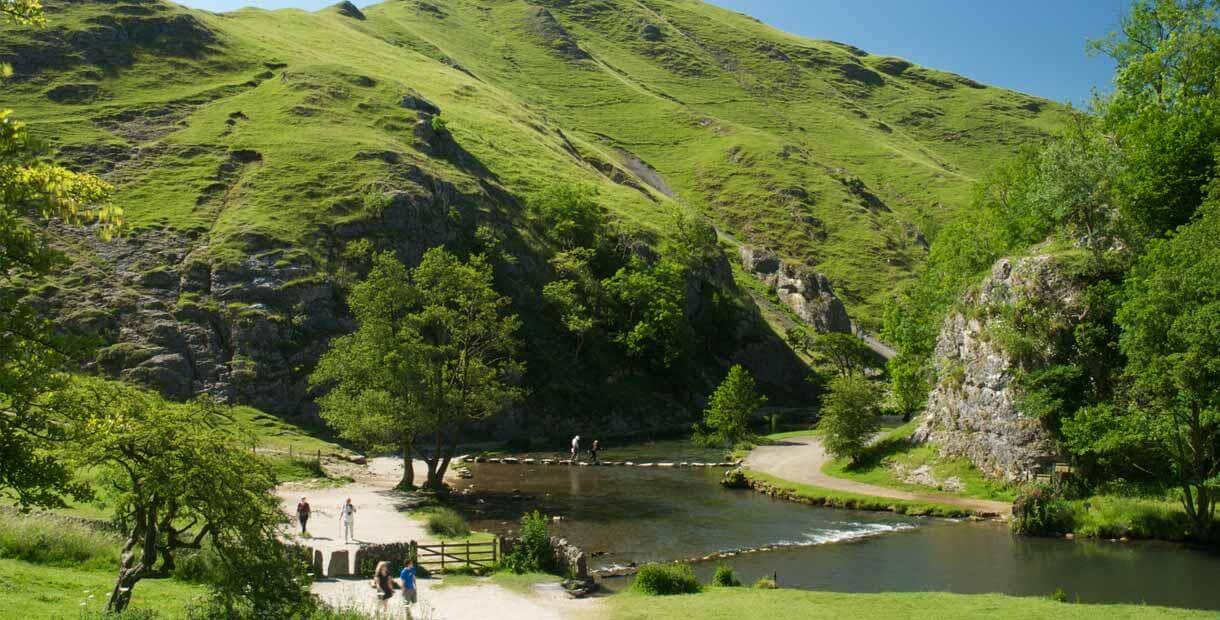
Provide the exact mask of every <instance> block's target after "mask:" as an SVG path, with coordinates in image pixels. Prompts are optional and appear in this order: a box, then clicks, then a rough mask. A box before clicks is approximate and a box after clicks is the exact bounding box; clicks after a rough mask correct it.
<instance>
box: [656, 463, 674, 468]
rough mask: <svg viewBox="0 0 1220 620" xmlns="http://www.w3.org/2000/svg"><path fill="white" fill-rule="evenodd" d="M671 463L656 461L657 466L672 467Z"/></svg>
mask: <svg viewBox="0 0 1220 620" xmlns="http://www.w3.org/2000/svg"><path fill="white" fill-rule="evenodd" d="M673 466H674V464H673V463H657V467H673Z"/></svg>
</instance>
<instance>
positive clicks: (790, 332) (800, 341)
mask: <svg viewBox="0 0 1220 620" xmlns="http://www.w3.org/2000/svg"><path fill="white" fill-rule="evenodd" d="M784 340H785V341H787V342H788V346H789V347H791V348H792V350H793V351H796V352H797V353H804V354H805V355H811V354H812V351H813V336H811V335H810V334H809V330H807V329H805V328H804V327H801V326H799V325H793V326H792V327H789V328H788V329H786V330H784Z"/></svg>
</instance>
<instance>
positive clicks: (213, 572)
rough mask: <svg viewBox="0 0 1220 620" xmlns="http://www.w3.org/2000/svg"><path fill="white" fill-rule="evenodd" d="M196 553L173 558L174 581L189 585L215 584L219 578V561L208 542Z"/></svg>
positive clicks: (217, 555)
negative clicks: (188, 583)
mask: <svg viewBox="0 0 1220 620" xmlns="http://www.w3.org/2000/svg"><path fill="white" fill-rule="evenodd" d="M202 547H203V548H201V549H199V550H197V551H190V552H187V553H182V554H180V555H178V556H177V557H176V558H175V563H174V572H173V575H174V579H178V580H180V581H186V582H190V583H215V582H216V581H218V580H219V579H220V576H221V570H222V567H221V565H220V564H221V559H220V555H219V554H217V553H216V550H215V549H213V548H212V545H211V544H210V543H208V542H206V541H205V542H204V543H203V545H202Z"/></svg>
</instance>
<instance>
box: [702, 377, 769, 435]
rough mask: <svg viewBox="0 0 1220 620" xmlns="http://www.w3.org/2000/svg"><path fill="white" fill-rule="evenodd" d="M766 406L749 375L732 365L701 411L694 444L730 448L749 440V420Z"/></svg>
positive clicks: (765, 398) (765, 401)
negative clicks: (701, 419)
mask: <svg viewBox="0 0 1220 620" xmlns="http://www.w3.org/2000/svg"><path fill="white" fill-rule="evenodd" d="M766 403H767V397H766V396H763V395H761V394H759V393H758V387H757V385H756V384H755V383H754V377H753V376H751V375H750V372H749V371H748V370H746V369H745V368H744V367H742V366H741V365H740V364H734V365H733V367H732V368H730V369H729V374H728V375H726V376H725V378H724V381H721V382H720V385H718V386H716V391H715V392H713V393H712V398H711V400H710V401H708V405H707V409H704V410H703V428H702V429H697V430H696V433H695V438H696V440H698V441H699V442H700V443H704V444H707V445H724V446H732V445H734V444H737V443H739V442H742V441H749V440H751V439H753V437H754V432H753V431H752V430H750V421H751V418H753V416H754V413H755V412H757V411H758V409H759V408H760V407H762V406H763V405H765V404H766Z"/></svg>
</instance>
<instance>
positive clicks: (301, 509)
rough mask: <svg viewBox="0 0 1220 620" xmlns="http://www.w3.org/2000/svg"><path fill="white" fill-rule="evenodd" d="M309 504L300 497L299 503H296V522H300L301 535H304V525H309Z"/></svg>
mask: <svg viewBox="0 0 1220 620" xmlns="http://www.w3.org/2000/svg"><path fill="white" fill-rule="evenodd" d="M309 512H310V511H309V502H308V501H305V498H304V497H302V498H301V501H299V502H297V521H300V522H301V533H302V534H304V533H305V524H307V523H309Z"/></svg>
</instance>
